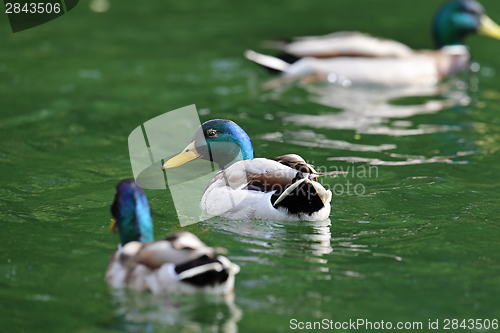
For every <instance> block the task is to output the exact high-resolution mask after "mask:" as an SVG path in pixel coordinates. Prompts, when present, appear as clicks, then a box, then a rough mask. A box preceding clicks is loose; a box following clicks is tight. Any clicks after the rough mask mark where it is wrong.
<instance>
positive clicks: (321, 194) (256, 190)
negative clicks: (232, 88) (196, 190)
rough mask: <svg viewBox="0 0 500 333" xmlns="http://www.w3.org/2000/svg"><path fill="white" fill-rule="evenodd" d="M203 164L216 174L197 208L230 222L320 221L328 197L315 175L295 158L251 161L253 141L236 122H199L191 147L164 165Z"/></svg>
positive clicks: (327, 206)
mask: <svg viewBox="0 0 500 333" xmlns="http://www.w3.org/2000/svg"><path fill="white" fill-rule="evenodd" d="M199 158H201V159H205V160H208V161H212V162H214V163H216V164H218V165H219V172H218V173H217V174H216V175H215V177H214V178H213V179H212V180H211V181H210V183H209V184H208V186H207V188H206V190H205V192H204V193H203V196H202V198H201V204H200V205H201V208H202V209H203V210H205V211H206V212H208V213H209V214H211V215H217V216H222V217H226V218H229V219H232V220H252V219H262V220H274V221H282V220H309V221H315V220H324V219H327V218H328V216H329V214H330V201H331V198H332V193H331V191H330V190H326V189H325V188H324V187H323V186H322V185H321V184H320V183H318V182H317V178H318V177H319V176H324V175H335V174H337V172H331V173H319V172H316V171H315V170H314V168H313V167H312V166H311V165H310V164H307V163H306V162H305V161H304V159H302V158H301V157H300V156H298V155H295V154H289V155H284V156H279V157H275V158H272V159H266V158H254V150H253V146H252V142H251V140H250V137H249V136H248V135H247V133H246V132H245V131H244V130H243V129H242V128H241V127H240V126H238V125H237V124H236V123H234V122H232V121H230V120H226V119H214V120H209V121H207V122H205V123H203V124H202V125H201V126H200V127H198V129H197V130H196V132H195V133H194V136H193V138H192V140H191V143H190V144H189V145H188V146H187V147H186V148H185V149H184V150H183V151H182V152H181V153H180V154H179V155H177V156H175V157H173V158H171V159H170V160H168V161H167V162H165V164H164V165H163V169H164V170H166V169H170V168H175V167H179V166H181V165H183V164H184V163H187V162H190V161H193V160H196V159H199Z"/></svg>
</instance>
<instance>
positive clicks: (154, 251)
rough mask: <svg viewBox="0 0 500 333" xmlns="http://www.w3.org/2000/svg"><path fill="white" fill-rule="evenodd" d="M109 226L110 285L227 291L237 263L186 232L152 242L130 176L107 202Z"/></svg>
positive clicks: (146, 212) (144, 206)
mask: <svg viewBox="0 0 500 333" xmlns="http://www.w3.org/2000/svg"><path fill="white" fill-rule="evenodd" d="M111 213H112V215H113V217H114V220H113V223H112V225H111V227H110V230H112V231H115V232H118V233H119V235H120V245H119V246H118V249H117V250H116V251H115V252H114V253H113V255H112V256H111V259H110V261H109V265H108V269H107V271H106V277H105V280H106V281H107V282H108V284H109V285H110V286H112V287H114V288H123V287H128V288H131V289H135V290H139V291H150V292H152V293H153V294H169V293H193V292H199V291H202V292H208V293H222V294H225V293H229V292H231V291H232V290H233V287H234V276H235V274H236V273H238V271H239V267H238V265H235V264H233V263H231V262H230V261H229V260H228V259H227V258H225V257H223V256H216V255H215V254H214V249H213V248H210V247H208V246H206V245H205V244H204V243H202V242H201V241H200V240H199V239H198V237H196V236H195V235H193V234H192V233H190V232H177V233H174V234H172V235H170V236H168V237H166V238H165V239H162V240H159V241H156V242H154V241H153V221H152V218H151V212H150V208H149V203H148V199H147V198H146V195H145V193H144V191H143V190H142V188H141V187H140V186H139V185H137V184H136V183H135V182H134V181H133V180H131V179H127V180H123V181H121V182H120V183H119V184H118V185H117V187H116V193H115V200H114V202H113V205H112V206H111Z"/></svg>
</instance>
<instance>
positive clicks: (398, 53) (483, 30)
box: [245, 1, 500, 88]
mask: <svg viewBox="0 0 500 333" xmlns="http://www.w3.org/2000/svg"><path fill="white" fill-rule="evenodd" d="M474 33H476V34H479V35H483V36H488V37H492V38H496V39H500V26H498V25H497V24H496V23H495V22H493V21H492V20H491V19H490V18H489V17H488V16H487V15H486V14H485V12H484V9H483V7H482V6H481V4H479V3H478V2H476V1H452V2H449V3H446V4H444V5H443V6H441V8H440V9H439V10H438V12H437V14H436V16H435V18H434V23H433V27H432V34H433V37H434V43H435V46H436V50H435V51H431V50H418V51H415V50H412V49H410V48H409V47H408V46H406V45H404V44H402V43H399V42H396V41H393V40H386V39H379V38H375V37H372V36H369V35H366V34H362V33H358V32H338V33H333V34H330V35H326V36H319V37H302V38H296V39H294V40H293V41H292V42H290V43H284V42H270V43H269V44H270V45H271V44H272V46H273V47H275V48H279V49H281V50H282V51H283V53H282V54H281V55H279V56H278V57H272V56H268V55H264V54H259V53H257V52H254V51H251V50H248V51H246V52H245V56H246V58H248V59H250V60H252V61H254V62H256V63H258V64H260V65H262V66H264V67H267V68H269V69H272V70H274V71H278V72H282V73H283V76H284V78H283V80H281V81H283V82H282V83H285V82H287V81H289V80H293V79H296V78H299V77H305V76H309V77H310V78H313V79H316V80H318V79H319V80H326V81H330V82H332V83H335V82H339V83H340V84H344V85H350V84H361V85H384V86H401V85H430V84H436V83H437V82H438V81H439V80H441V79H442V78H444V77H446V76H447V75H450V74H452V73H455V72H457V71H461V70H465V69H467V68H468V66H469V60H470V54H469V49H468V48H467V47H466V46H465V45H464V39H465V37H467V36H468V35H470V34H474ZM278 85H279V84H278ZM269 88H272V85H271V86H269Z"/></svg>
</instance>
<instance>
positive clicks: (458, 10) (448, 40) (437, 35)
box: [432, 0, 500, 48]
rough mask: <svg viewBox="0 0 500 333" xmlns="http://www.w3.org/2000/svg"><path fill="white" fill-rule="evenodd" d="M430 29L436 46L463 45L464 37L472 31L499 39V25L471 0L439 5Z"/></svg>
mask: <svg viewBox="0 0 500 333" xmlns="http://www.w3.org/2000/svg"><path fill="white" fill-rule="evenodd" d="M432 30H433V31H432V32H433V37H434V42H435V44H436V47H437V48H442V47H443V46H448V45H464V39H465V37H467V36H468V35H470V34H474V33H477V34H479V35H484V36H488V37H492V38H496V39H500V27H499V26H498V25H497V24H496V23H495V22H493V21H492V20H491V19H490V18H489V17H488V16H487V15H486V14H485V12H484V8H483V6H481V4H480V3H478V2H476V1H471V0H465V1H452V2H448V3H446V4H444V5H443V6H441V8H440V9H439V10H438V12H437V14H436V16H435V18H434V24H433V29H432Z"/></svg>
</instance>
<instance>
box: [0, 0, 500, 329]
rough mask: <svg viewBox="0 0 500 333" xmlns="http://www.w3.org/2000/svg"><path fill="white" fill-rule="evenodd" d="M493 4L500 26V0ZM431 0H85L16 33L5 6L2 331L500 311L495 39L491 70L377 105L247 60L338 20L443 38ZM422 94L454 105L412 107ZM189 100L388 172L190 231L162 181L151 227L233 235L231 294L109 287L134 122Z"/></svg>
mask: <svg viewBox="0 0 500 333" xmlns="http://www.w3.org/2000/svg"><path fill="white" fill-rule="evenodd" d="M483 5H484V6H485V7H486V9H487V10H488V13H489V14H490V16H491V17H492V18H493V19H494V20H495V21H497V22H499V21H500V4H499V3H498V2H497V1H493V0H487V1H486V0H485V1H483ZM436 6H437V3H436V2H435V1H431V0H426V1H389V0H385V1H377V2H374V1H368V0H366V1H344V2H341V1H329V2H324V1H309V0H308V1H274V2H268V1H260V0H259V1H252V2H245V3H235V2H232V1H222V0H209V1H203V2H199V1H198V2H195V1H182V2H180V1H179V2H170V1H167V2H163V1H162V2H160V1H140V2H139V1H132V0H127V1H125V0H120V1H111V3H110V8H109V10H108V11H106V12H104V13H95V12H93V11H91V10H90V9H89V3H88V2H87V1H81V2H80V4H79V5H78V6H77V7H76V8H75V9H73V10H72V11H71V12H70V13H68V14H67V15H64V16H63V17H60V18H58V19H57V20H55V21H53V22H50V23H48V24H45V25H42V26H39V27H37V28H34V29H31V30H27V31H24V32H20V33H16V34H12V33H11V31H10V27H9V25H8V20H7V17H6V15H0V17H1V19H0V44H1V52H0V138H1V145H0V160H1V163H0V173H1V174H2V177H1V178H0V221H1V222H0V223H1V224H0V225H1V229H0V230H1V231H0V235H1V242H0V325H1V327H2V331H5V332H30V333H31V332H105V331H106V332H115V331H116V332H118V331H127V332H138V331H144V332H153V331H162V332H167V331H169V332H170V331H173V332H235V331H238V332H260V331H262V332H285V331H290V320H291V319H297V321H303V322H307V321H309V322H311V321H321V320H323V319H325V318H326V319H328V320H333V321H334V322H336V321H338V322H344V321H349V319H351V320H356V319H358V318H359V319H366V320H370V321H372V322H380V321H382V320H384V322H387V321H390V322H392V323H393V324H394V325H396V323H397V322H398V321H401V322H407V321H408V322H422V323H423V327H424V330H427V327H428V322H429V320H431V321H433V322H435V321H436V320H439V328H440V329H439V330H443V324H444V320H445V319H458V320H460V321H462V320H463V319H489V320H493V319H497V320H498V319H500V306H499V305H498V299H499V296H500V280H499V275H500V259H499V257H500V256H499V254H500V251H499V250H500V244H499V239H500V237H499V236H500V228H499V222H498V218H497V215H498V213H499V212H500V207H499V203H498V199H499V197H500V195H499V193H498V186H499V185H498V184H499V181H500V175H499V174H500V173H499V166H498V162H499V160H500V152H499V147H500V142H499V140H500V135H499V132H500V120H499V119H500V117H499V116H498V114H499V112H500V88H499V87H498V82H499V81H498V75H495V70H496V71H498V70H500V60H499V58H498V54H499V52H500V41H494V40H488V39H486V38H482V37H472V38H470V39H469V40H468V44H469V46H470V47H471V50H472V54H473V56H474V59H475V61H477V62H478V63H479V64H480V65H481V70H480V71H479V72H478V73H476V74H474V75H472V76H471V77H469V76H465V77H464V78H462V79H463V80H464V81H460V80H459V79H456V80H458V81H454V80H455V79H454V80H452V81H451V82H450V85H451V86H453V87H452V88H450V89H449V92H448V93H447V94H445V96H431V97H400V98H395V99H394V101H393V102H392V104H391V105H392V107H391V106H388V105H387V104H385V109H383V110H382V111H380V110H379V111H378V112H382V113H383V111H384V110H385V111H387V110H389V111H388V112H389V113H386V114H385V116H380V117H379V114H378V113H375V114H373V115H372V116H370V115H364V116H363V117H361V116H353V115H354V111H352V110H347V111H346V110H339V108H332V106H328V105H325V103H322V104H319V103H318V98H319V97H318V96H320V95H321V94H320V93H319V91H324V90H325V89H326V90H328V89H329V87H324V86H322V85H314V86H301V85H291V86H287V87H284V88H282V89H279V90H277V91H272V92H263V91H262V90H261V89H260V86H261V85H262V84H263V83H265V82H266V81H267V80H268V79H269V76H268V74H266V73H265V72H264V71H263V70H261V69H260V68H258V67H257V66H255V65H254V64H252V63H249V62H247V61H245V60H244V59H243V58H242V53H243V51H244V50H245V49H247V48H255V49H257V50H261V51H263V49H261V48H259V43H260V42H261V41H262V40H265V39H268V38H272V37H290V36H298V35H316V34H323V33H328V32H331V31H338V30H362V31H366V32H369V33H371V34H374V35H379V36H384V37H388V38H393V39H397V40H400V41H402V42H404V43H407V44H408V45H410V46H412V47H415V48H426V47H427V48H429V47H431V46H432V45H431V41H430V38H429V30H430V21H431V17H432V15H433V12H434V10H435V9H436ZM461 82H466V83H467V86H468V87H469V88H464V85H463V83H461ZM351 91H352V90H351ZM348 93H349V92H348ZM348 93H345V94H348ZM345 94H344V93H340V94H339V98H340V97H342V96H344V95H345ZM377 94H378V93H377V92H376V93H375V95H377ZM427 95H435V94H434V93H428V94H427ZM457 96H458V97H457ZM347 100H349V97H347ZM449 100H453V101H452V102H450V103H449V104H446V103H444V102H443V101H445V102H446V101H449ZM356 101H359V98H354V99H353V103H351V104H356V103H355V102H356ZM428 101H434V102H433V103H438V104H439V103H440V101H441V102H442V103H444V104H443V105H442V106H441V107H439V108H438V109H439V110H434V111H432V112H431V111H428V110H427V112H426V111H425V110H422V108H420V109H419V110H420V112H418V111H417V112H413V113H411V112H410V114H405V113H404V112H407V111H408V110H410V109H408V106H412V105H413V106H414V105H420V106H421V105H423V104H424V103H426V102H428ZM190 104H196V106H197V108H198V110H203V111H202V112H201V113H202V115H201V116H200V118H201V120H202V121H205V120H208V119H212V118H228V119H232V120H234V121H236V122H237V123H238V124H239V125H241V127H243V128H244V129H245V130H246V131H247V132H248V134H249V135H250V137H251V138H252V140H253V143H254V147H255V150H256V154H257V156H268V157H272V156H276V155H281V154H285V153H290V152H294V153H297V154H300V155H302V156H303V157H304V158H305V159H307V160H308V161H314V163H315V164H316V165H319V166H322V167H326V168H332V167H338V168H340V167H342V168H344V169H346V168H348V167H351V168H352V167H355V168H359V167H361V168H363V167H366V168H368V167H369V166H374V165H376V166H377V173H375V171H374V173H373V174H372V177H370V178H363V177H357V176H356V174H355V175H354V176H353V174H352V173H350V174H349V175H348V176H346V177H345V178H344V177H341V178H337V179H331V178H327V179H325V184H326V185H328V186H330V187H334V186H335V185H336V184H341V185H346V184H347V183H346V182H347V181H350V182H351V183H352V184H362V185H363V186H364V188H365V192H364V194H363V195H360V196H359V195H348V194H347V193H344V194H342V195H338V196H334V198H333V202H332V213H331V215H330V221H329V222H328V221H327V222H324V223H303V222H296V223H291V222H289V223H280V222H266V221H259V222H252V223H249V222H245V223H244V222H230V221H224V220H222V219H212V220H209V221H205V222H201V223H197V224H194V225H191V226H188V227H185V228H181V227H180V226H179V225H178V222H177V220H176V216H175V210H174V207H173V204H172V199H171V197H170V195H169V194H168V192H167V191H158V190H148V191H147V195H148V197H149V198H150V205H151V208H152V212H153V218H154V221H155V235H156V237H157V238H160V237H162V236H163V235H166V234H168V233H170V232H173V231H177V230H188V231H191V232H193V233H194V234H196V235H198V236H199V237H200V238H201V239H202V240H203V241H204V242H206V243H207V244H209V245H214V246H222V247H225V248H227V249H228V251H229V252H228V257H229V258H230V259H231V260H232V261H234V262H236V263H237V264H238V265H240V266H241V272H240V273H239V274H238V275H237V279H236V289H235V294H234V301H233V300H231V299H212V298H206V297H187V298H159V299H157V298H154V297H152V296H150V295H143V294H137V293H128V292H124V293H122V292H120V291H112V290H110V289H109V288H108V287H107V285H106V284H105V283H104V281H103V275H104V272H105V269H106V266H107V262H108V259H109V257H110V255H111V253H112V252H113V250H114V249H115V247H116V244H117V241H118V240H117V236H116V235H115V234H111V233H109V232H108V229H107V227H108V225H109V222H110V219H111V216H110V211H109V206H110V204H111V202H112V200H113V194H114V186H115V185H116V183H117V182H118V181H119V180H120V179H122V178H129V177H131V176H132V170H131V166H130V161H129V156H128V148H127V138H128V135H129V133H130V132H131V131H132V130H133V129H134V128H136V127H137V126H139V125H140V124H142V123H143V122H145V121H147V120H149V119H151V118H153V117H155V116H158V115H160V114H162V113H164V112H167V111H170V110H174V109H177V108H180V107H183V106H186V105H190ZM347 104H350V103H347ZM396 106H397V107H400V109H394V107H396ZM387 108H389V109H387ZM366 109H367V110H368V111H369V110H370V107H367V108H365V111H366ZM417 109H418V108H417ZM424 109H425V108H424ZM396 110H400V111H401V112H402V113H401V116H399V115H398V114H397V112H396ZM358 111H359V110H358ZM342 112H344V113H342ZM382 113H381V114H382ZM339 114H341V115H345V117H344V118H342V117H340V118H339V116H338V115H339ZM321 115H323V116H324V115H329V116H333V118H332V119H331V122H330V123H329V126H330V127H325V126H326V124H327V122H326V121H318V123H317V124H315V123H314V121H313V123H312V124H311V123H308V124H305V123H304V122H303V120H304V119H305V116H321ZM336 117H337V118H336ZM307 119H309V120H310V119H313V120H314V119H316V118H307ZM318 119H323V118H318ZM339 119H344V120H345V119H347V120H351V122H349V121H347V122H345V123H343V122H342V121H340V120H339ZM366 119H369V120H370V121H369V123H368V124H367V125H366V126H364V125H363V126H361V125H360V124H361V121H362V120H366ZM401 130H402V131H401ZM405 130H413V131H409V132H405ZM277 132H278V133H277ZM409 134H413V135H409ZM343 141H345V142H348V143H350V144H351V145H346V144H345V142H344V143H342V142H343ZM374 147H375V148H374ZM377 161H379V162H377ZM380 161H381V162H380ZM398 161H399V162H401V161H402V162H403V163H390V162H398ZM352 162H355V163H352ZM422 162H426V163H422ZM369 163H372V164H369ZM377 163H378V164H377ZM356 170H358V169H356ZM377 175H378V177H377ZM337 189H340V188H339V187H337ZM449 327H450V328H451V325H450V326H449ZM424 330H423V331H424ZM461 330H463V328H461ZM295 331H297V330H295ZM477 331H481V330H477ZM483 331H484V330H483ZM490 331H493V330H492V329H490Z"/></svg>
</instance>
